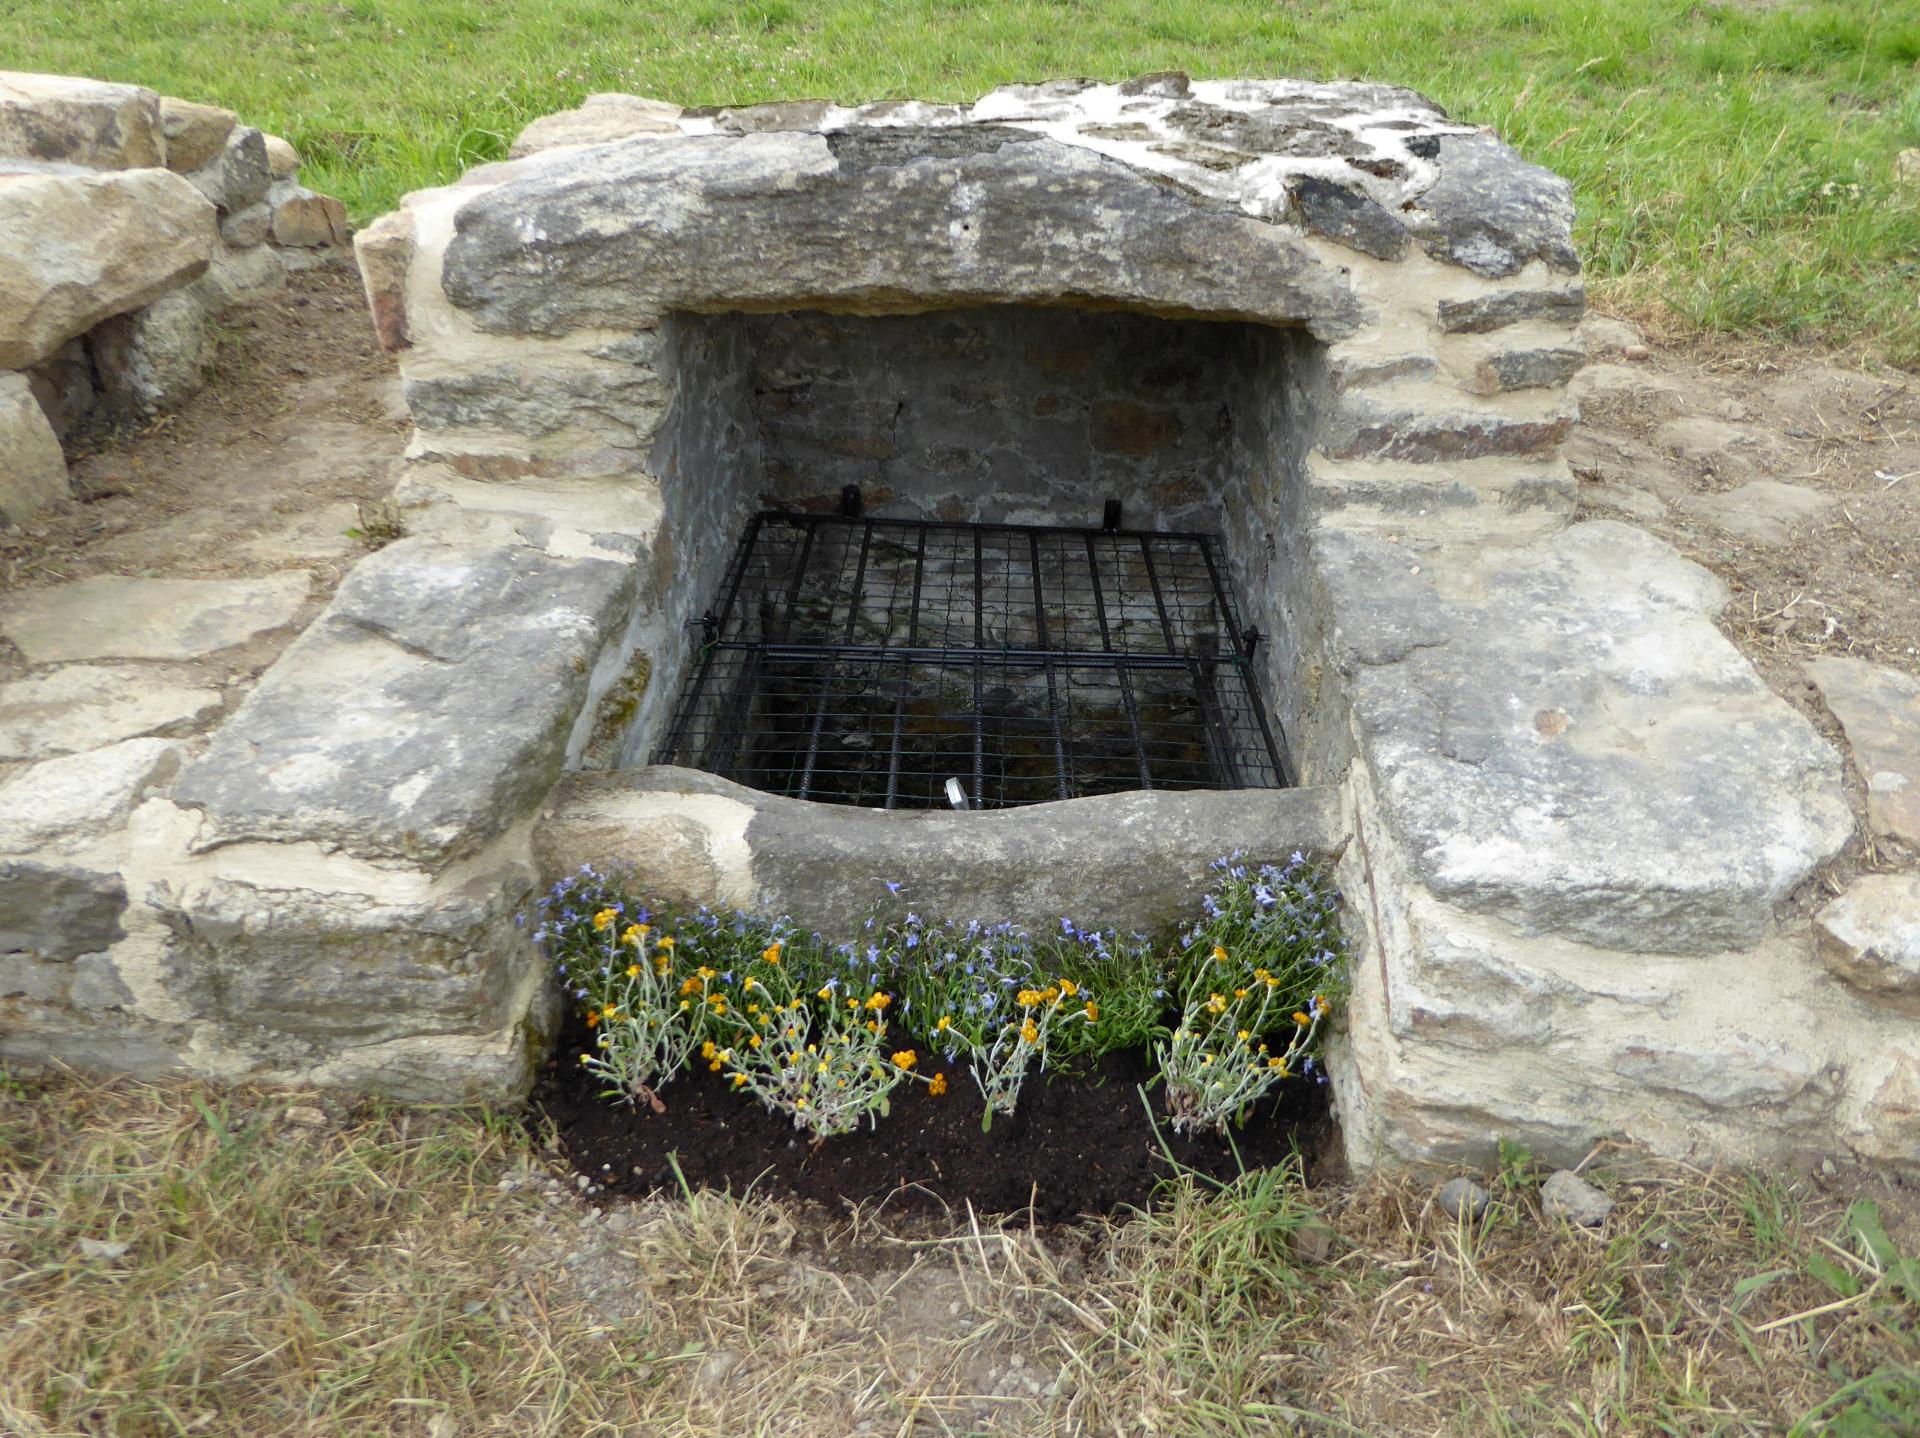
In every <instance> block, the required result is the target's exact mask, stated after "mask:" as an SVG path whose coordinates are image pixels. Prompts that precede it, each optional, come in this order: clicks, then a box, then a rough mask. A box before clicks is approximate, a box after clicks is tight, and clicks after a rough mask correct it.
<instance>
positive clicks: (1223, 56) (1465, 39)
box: [0, 0, 1920, 365]
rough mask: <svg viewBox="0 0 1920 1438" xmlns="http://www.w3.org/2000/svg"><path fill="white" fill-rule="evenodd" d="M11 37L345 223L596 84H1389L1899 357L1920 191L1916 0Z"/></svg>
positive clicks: (1746, 323)
mask: <svg viewBox="0 0 1920 1438" xmlns="http://www.w3.org/2000/svg"><path fill="white" fill-rule="evenodd" d="M0 55H4V56H5V57H6V59H5V63H6V65H7V66H8V67H9V68H14V69H30V70H49V71H56V72H61V73H66V74H86V75H98V76H100V77H102V78H106V79H114V80H128V81H135V82H138V83H140V84H145V85H150V86H153V87H154V88H156V89H159V90H161V91H164V92H166V93H170V94H175V95H180V96H183V97H186V98H190V99H196V100H207V101H213V102H215V103H218V104H222V105H227V106H229V107H231V108H233V109H234V110H236V111H238V112H239V113H240V114H241V115H243V116H244V117H245V118H246V119H247V120H248V121H250V122H251V123H254V124H258V125H262V126H264V127H266V128H268V129H272V130H276V131H278V132H279V133H281V134H284V135H285V136H286V137H287V138H288V139H289V140H291V141H292V142H293V143H294V144H295V146H296V147H298V148H299V149H300V150H301V152H302V153H303V154H304V155H305V156H306V157H307V170H306V172H305V178H306V179H307V181H308V182H309V183H311V184H313V185H315V186H316V187H318V188H320V189H322V190H326V191H329V192H331V193H334V194H337V195H339V196H340V197H341V198H342V199H343V200H345V201H346V202H347V204H348V207H349V209H351V210H352V211H353V213H354V215H355V216H356V217H357V218H359V219H362V220H364V219H366V218H368V217H370V216H372V215H374V214H377V213H379V212H380V211H382V210H385V209H389V208H391V207H392V206H393V204H394V203H395V202H396V201H397V200H398V198H399V197H400V195H401V194H402V193H404V192H405V191H407V190H410V189H417V188H420V187H423V186H427V185H434V184H442V183H445V182H446V181H448V180H451V179H453V178H454V177H455V176H456V175H458V174H459V172H460V170H461V169H462V168H463V167H464V166H466V165H470V164H473V163H475V162H476V161H479V160H483V159H490V158H495V157H497V156H499V155H500V154H501V153H503V152H504V149H505V145H506V142H507V138H508V137H510V136H511V135H513V134H515V133H516V132H517V131H518V130H519V129H520V128H521V127H522V126H523V125H525V124H526V123H527V122H528V121H529V120H531V119H533V118H534V117H536V116H538V115H542V114H545V113H548V112H550V111H552V110H556V109H560V108H564V107H567V106H571V105H576V104H578V103H579V102H580V100H581V99H583V98H584V97H585V96H586V95H587V94H589V93H591V92H593V91H597V90H629V91H635V92H638V93H641V94H651V95H658V96H662V97H664V98H668V99H672V100H676V101H679V102H680V103H682V104H687V105H710V104H747V103H752V102H755V101H761V100H772V99H786V98H793V97H797V96H809V95H819V96H829V97H832V98H835V99H839V100H842V101H858V100H871V99H883V98H889V97H902V96H909V95H912V96H923V97H926V98H931V99H947V100H958V99H968V98H971V97H973V96H975V95H977V94H979V93H980V92H981V91H983V90H985V89H988V88H990V87H992V86H994V85H998V84H1004V83H1007V82H1009V81H1017V80H1033V79H1039V78H1042V77H1044V76H1047V75H1092V76H1097V77H1102V78H1106V79H1120V78H1123V77H1125V76H1127V75H1130V74H1138V73H1141V72H1144V71H1150V70H1160V69H1185V70H1188V71H1190V72H1192V73H1194V74H1197V75H1218V76H1238V75H1299V76H1304V77H1308V78H1322V79H1334V78H1356V79H1365V80H1377V81H1385V82H1389V83H1393V84H1400V85H1408V86H1411V87H1413V88H1415V89H1418V90H1421V91H1423V92H1425V93H1427V94H1429V95H1431V96H1433V97H1434V98H1435V99H1436V100H1438V101H1440V102H1441V103H1442V104H1444V105H1446V106H1447V107H1448V109H1449V110H1450V111H1451V112H1452V113H1453V114H1454V115H1455V116H1456V117H1457V118H1459V119H1461V120H1464V121H1467V122H1469V123H1474V124H1485V125H1491V126H1494V127H1495V128H1497V129H1498V130H1500V131H1501V132H1502V133H1503V134H1504V135H1506V136H1507V137H1508V138H1509V139H1510V140H1511V141H1512V142H1513V143H1514V144H1515V145H1516V146H1518V148H1519V149H1520V150H1521V152H1522V153H1524V154H1525V155H1526V156H1527V157H1528V158H1529V159H1532V160H1534V161H1537V162H1538V163H1540V164H1544V165H1549V166H1552V167H1553V168H1555V169H1557V170H1559V171H1561V172H1562V173H1563V174H1566V175H1567V176H1569V177H1570V178H1571V179H1572V181H1573V183H1574V188H1575V194H1576V198H1577V201H1578V205H1579V210H1580V220H1579V231H1578V237H1579V241H1580V246H1581V252H1582V255H1583V257H1584V259H1585V262H1586V265H1587V268H1588V273H1589V276H1590V277H1591V279H1592V280H1593V281H1594V282H1595V285H1594V288H1595V290H1596V292H1597V293H1598V294H1599V295H1600V296H1601V297H1602V298H1603V299H1604V300H1611V301H1613V302H1616V303H1624V304H1628V305H1636V306H1638V305H1645V306H1654V305H1662V306H1665V307H1667V308H1668V309H1670V310H1672V311H1674V312H1676V313H1677V314H1678V315H1679V316H1680V317H1682V318H1683V319H1684V320H1686V321H1688V322H1690V323H1692V324H1694V325H1697V326H1700V327H1703V328H1706V329H1712V330H1722V331H1728V332H1735V333H1742V334H1751V335H1758V336H1763V337H1766V338H1770V339H1775V340H1788V339H1792V340H1817V341H1832V342H1846V341H1854V340H1866V341H1869V342H1870V343H1872V344H1873V345H1874V346H1875V347H1876V348H1878V349H1879V350H1880V351H1881V352H1882V353H1883V354H1885V355H1887V356H1888V357H1890V358H1892V359H1894V360H1895V361H1897V362H1899V363H1903V364H1908V365H1911V364H1914V363H1916V362H1920V306H1916V304H1915V303H1914V297H1915V294H1916V292H1920V268H1916V264H1915V258H1914V257H1915V256H1916V255H1920V206H1917V205H1916V204H1915V203H1914V201H1913V200H1912V198H1911V197H1910V196H1909V197H1906V198H1902V197H1901V195H1900V194H1899V193H1898V192H1896V191H1895V190H1894V189H1893V185H1892V177H1891V170H1892V161H1893V157H1894V155H1895V154H1896V153H1897V152H1898V151H1899V150H1900V149H1901V148H1902V147H1903V146H1912V145H1916V144H1920V91H1917V90H1916V82H1915V76H1914V65H1915V61H1916V57H1920V20H1916V19H1915V18H1914V16H1913V14H1912V13H1911V7H1910V6H1906V7H1903V6H1899V5H1887V4H1881V3H1876V4H1872V5H1867V4H1860V3H1856V0H1805V3H1798V4H1793V5H1782V6H1752V5H1746V4H1736V3H1731V0H1727V3H1718V4H1716V3H1704V4H1699V3H1693V0H1595V3H1592V4H1581V5H1571V4H1559V3H1548V0H1504V3H1500V4H1496V5H1489V4H1486V3H1484V0H1417V3H1416V0H1346V3H1340V4H1335V3H1333V0H1303V3H1299V4H1292V5H1286V6H1277V5H1270V4H1264V3H1259V0H1176V3H1173V4H1171V5H1169V4H1165V3H1160V4H1149V3H1147V0H1116V3H1112V4H1102V5H1098V6H1093V5H1085V4H1060V3H1048V0H991V3H982V4H958V3H955V0H885V3H881V0H818V3H815V4H811V5H805V6H802V5H799V4H797V3H794V0H744V3H736V4H721V3H715V0H695V3H692V4H685V5H670V4H666V3H663V0H530V3H523V4H513V5H501V4H482V3H479V0H352V3H339V4H287V3H284V0H94V3H90V4H87V5H81V6H76V5H73V4H70V3H66V0H11V3H10V4H8V5H7V6H5V7H0ZM1834 180H1837V181H1839V182H1840V184H1842V185H1843V186H1855V185H1857V186H1858V188H1857V189H1844V190H1842V191H1838V192H1829V191H1825V190H1824V188H1823V187H1824V186H1825V185H1826V184H1827V183H1828V182H1829V181H1834Z"/></svg>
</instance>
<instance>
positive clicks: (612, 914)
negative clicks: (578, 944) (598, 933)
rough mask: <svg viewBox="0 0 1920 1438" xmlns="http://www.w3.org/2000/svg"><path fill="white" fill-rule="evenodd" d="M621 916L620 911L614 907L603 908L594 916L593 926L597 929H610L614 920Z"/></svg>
mask: <svg viewBox="0 0 1920 1438" xmlns="http://www.w3.org/2000/svg"><path fill="white" fill-rule="evenodd" d="M619 917H620V915H619V913H618V911H616V910H614V909H602V910H601V911H600V912H599V913H597V914H595V915H594V916H593V926H594V928H596V929H610V928H612V927H613V921H614V920H615V919H617V918H619Z"/></svg>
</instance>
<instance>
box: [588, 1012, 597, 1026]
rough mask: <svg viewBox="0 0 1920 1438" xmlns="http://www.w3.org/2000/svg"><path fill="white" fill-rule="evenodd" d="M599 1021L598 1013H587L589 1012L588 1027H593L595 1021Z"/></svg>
mask: <svg viewBox="0 0 1920 1438" xmlns="http://www.w3.org/2000/svg"><path fill="white" fill-rule="evenodd" d="M599 1022H600V1015H598V1014H595V1013H589V1014H588V1015H587V1027H588V1028H592V1027H593V1026H594V1025H595V1024H597V1023H599Z"/></svg>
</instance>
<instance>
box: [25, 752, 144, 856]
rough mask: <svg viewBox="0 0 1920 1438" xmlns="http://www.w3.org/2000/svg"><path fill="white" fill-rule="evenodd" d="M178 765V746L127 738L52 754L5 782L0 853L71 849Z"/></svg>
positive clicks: (121, 817) (116, 821)
mask: <svg viewBox="0 0 1920 1438" xmlns="http://www.w3.org/2000/svg"><path fill="white" fill-rule="evenodd" d="M179 767H180V746H179V745H178V744H175V743H173V742H171V741H170V740H166V739H128V740H125V741H123V742H121V743H118V744H110V745H108V746H107V747H106V748H104V749H94V750H91V751H89V752H87V753H84V754H68V755H64V756H63V757H61V758H58V759H47V760H43V761H42V762H41V763H38V764H34V765H32V766H31V767H29V768H26V769H23V770H21V771H20V772H19V773H17V774H15V775H13V776H12V777H11V778H9V779H8V780H7V781H6V782H5V783H4V784H0V854H26V853H31V852H33V851H34V850H36V849H51V848H73V847H76V846H79V845H83V844H85V843H87V842H88V841H89V840H92V839H95V838H98V837H99V836H100V835H102V834H104V833H106V832H107V831H108V830H109V829H114V828H117V827H119V826H120V825H121V824H123V823H125V822H126V818H127V815H129V814H130V813H132V812H133V809H134V806H135V805H137V804H138V803H139V802H140V801H141V800H142V799H144V798H145V797H146V796H147V794H148V793H149V792H150V791H151V790H153V789H155V788H157V787H159V786H162V785H164V784H166V783H167V782H168V781H169V780H171V779H172V778H173V776H174V774H175V773H176V772H178V770H179Z"/></svg>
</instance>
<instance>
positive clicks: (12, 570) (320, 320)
mask: <svg viewBox="0 0 1920 1438" xmlns="http://www.w3.org/2000/svg"><path fill="white" fill-rule="evenodd" d="M216 335H217V338H218V359H217V362H216V368H215V372H214V374H213V376H212V379H211V380H210V382H209V383H208V385H207V387H206V388H205V389H204V390H202V391H201V392H200V393H199V394H197V395H195V396H194V397H193V398H192V399H190V400H189V401H188V402H187V403H186V404H185V405H184V406H182V407H181V408H180V409H179V410H178V411H176V412H174V413H172V414H169V415H164V416H162V417H161V418H160V419H158V420H156V421H154V422H153V423H151V424H148V425H146V426H144V427H142V428H139V429H136V430H122V431H119V432H107V433H98V434H93V435H90V436H88V437H87V438H86V439H85V440H83V441H82V442H81V444H80V445H79V446H78V447H77V448H76V451H75V453H74V454H73V455H71V456H70V457H71V458H72V460H73V462H72V465H71V470H72V476H73V489H74V502H72V503H70V504H66V505H62V506H59V507H57V508H55V509H53V510H51V511H48V512H47V513H45V514H43V515H42V516H40V517H38V518H36V519H35V520H33V521H32V522H30V523H29V524H27V525H26V526H24V527H23V528H19V529H11V530H6V531H0V596H4V595H5V594H7V593H8V592H11V591H17V590H20V589H25V588H32V587H37V586H41V585H48V584H58V583H62V582H65V581H67V580H74V579H84V578H88V577H90V576H93V575H101V574H118V575H128V576H138V577H142V578H182V579H205V578H228V577H241V576H259V575H265V574H271V573H273V572H275V571H279V570H286V569H301V570H305V571H308V572H309V573H310V574H311V575H312V580H313V583H312V592H311V598H310V600H309V604H308V607H307V610H306V613H305V615H303V619H304V618H306V617H310V616H311V614H312V613H315V612H317V611H318V609H319V607H320V606H321V605H322V604H323V603H324V602H325V600H326V597H327V596H328V595H329V594H331V593H332V592H333V589H334V587H335V586H336V585H337V584H338V583H339V581H340V577H341V576H342V575H343V574H344V573H345V572H346V570H347V569H348V568H349V567H350V566H351V565H352V563H353V561H354V560H355V559H357V558H358V557H359V556H360V555H361V554H363V553H365V552H366V547H365V545H364V544H362V543H361V541H360V540H359V539H357V538H356V537H354V536H353V535H351V534H349V533H348V531H349V530H352V529H355V528H357V527H359V526H360V524H361V513H362V507H363V506H377V505H379V504H380V503H381V502H382V501H384V499H385V497H386V495H387V493H388V491H389V490H390V489H391V488H392V484H393V476H392V475H391V474H390V473H389V466H390V465H391V463H392V461H393V460H394V459H395V458H397V457H398V455H399V454H400V451H401V449H402V448H403V447H404V445H405V443H406V433H407V422H406V415H405V410H404V406H403V404H402V402H401V398H400V391H399V381H398V378H397V376H396V375H395V373H394V368H393V365H392V363H391V361H389V360H388V359H387V358H386V356H385V355H383V354H382V353H381V352H380V350H379V347H378V346H377V345H376V344H375V343H374V339H373V331H372V328H371V326H370V324H369V323H368V320H367V316H366V308H365V302H364V301H363V299H362V298H361V293H360V284H359V280H358V278H357V276H356V275H355V274H354V272H353V269H352V267H351V265H350V263H348V262H346V261H344V260H339V261H334V262H332V263H330V264H328V265H326V266H324V267H321V268H318V269H312V270H307V271H304V272H300V273H296V274H294V275H291V276H290V277H289V278H288V282H287V287H286V289H285V290H284V291H282V292H281V293H280V294H278V295H276V296H274V297H273V298H271V299H269V300H267V301H265V302H263V303H261V304H258V305H254V306H250V307H248V308H246V309H242V310H238V311H235V312H233V313H230V314H229V315H227V316H226V317H225V318H224V319H222V320H221V321H220V322H219V327H218V329H217V330H216ZM296 632H298V626H296V627H294V628H293V629H289V630H283V631H279V632H278V633H277V634H276V635H275V636H273V637H271V638H268V637H263V638H262V639H261V640H258V641H255V642H253V643H250V644H248V645H245V646H242V647H241V650H240V651H238V652H230V653H223V654H221V655H220V656H218V657H219V661H220V663H219V665H218V666H216V667H219V668H223V669H224V670H226V672H227V674H228V676H229V677H231V676H233V675H234V674H236V673H257V672H258V671H259V669H261V668H264V667H265V665H266V664H267V663H270V662H271V660H272V658H273V656H274V655H275V654H277V653H278V652H279V650H280V649H281V648H283V647H284V646H285V644H286V642H287V641H289V640H290V639H291V638H292V636H293V634H294V633H296ZM24 672H25V665H24V664H23V663H22V662H21V658H20V655H19V654H18V653H17V652H11V651H10V646H8V645H6V643H5V641H0V679H12V678H17V677H19V676H20V675H21V674H22V673H24Z"/></svg>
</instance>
